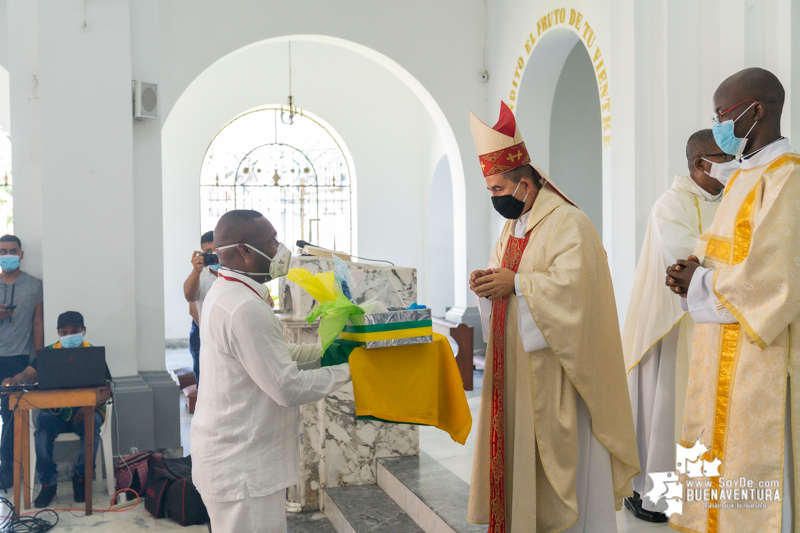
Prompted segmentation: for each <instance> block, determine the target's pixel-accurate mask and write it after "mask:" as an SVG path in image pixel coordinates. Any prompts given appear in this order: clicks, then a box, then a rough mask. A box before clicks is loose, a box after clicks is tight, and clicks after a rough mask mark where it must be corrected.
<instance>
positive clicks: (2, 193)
mask: <svg viewBox="0 0 800 533" xmlns="http://www.w3.org/2000/svg"><path fill="white" fill-rule="evenodd" d="M6 233H11V234H13V233H14V199H13V197H12V196H11V138H10V137H9V136H8V133H6V132H5V131H3V129H2V128H0V235H5V234H6Z"/></svg>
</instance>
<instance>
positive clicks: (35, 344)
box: [0, 235, 44, 488]
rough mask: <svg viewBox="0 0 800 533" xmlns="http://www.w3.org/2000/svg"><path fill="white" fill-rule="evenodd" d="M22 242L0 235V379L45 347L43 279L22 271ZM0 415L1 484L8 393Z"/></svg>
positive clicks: (10, 431)
mask: <svg viewBox="0 0 800 533" xmlns="http://www.w3.org/2000/svg"><path fill="white" fill-rule="evenodd" d="M22 257H23V252H22V243H21V242H20V240H19V239H18V238H17V237H15V236H14V235H3V236H2V237H0V269H2V270H1V271H0V298H2V302H1V303H0V381H2V380H4V379H5V378H10V377H13V376H15V375H17V374H19V373H20V372H22V371H23V370H24V369H25V367H27V366H28V363H29V362H30V360H31V356H33V355H34V354H35V350H40V349H42V348H44V324H43V322H44V321H43V316H44V311H43V306H42V300H43V294H42V280H40V279H38V278H34V277H33V276H31V275H30V274H27V273H25V272H23V271H22V270H21V269H20V267H19V264H20V260H21V259H22ZM0 415H1V416H2V419H3V433H2V438H1V439H0V487H4V488H8V487H11V486H12V484H13V467H14V418H13V417H12V416H11V415H12V413H11V411H10V409H9V405H8V395H7V394H4V395H3V396H2V402H0Z"/></svg>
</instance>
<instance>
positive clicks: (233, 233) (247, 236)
mask: <svg viewBox="0 0 800 533" xmlns="http://www.w3.org/2000/svg"><path fill="white" fill-rule="evenodd" d="M259 218H264V215H262V214H261V213H259V212H258V211H254V210H252V209H234V210H233V211H228V212H227V213H225V214H224V215H222V217H221V218H220V219H219V222H217V227H215V228H214V246H215V247H216V248H219V247H221V246H227V245H229V244H239V243H244V242H250V241H253V240H255V238H256V237H258V235H259V233H261V232H263V231H264V230H263V227H262V226H261V225H259V224H258V223H257V222H256V221H257V220H258V219H259Z"/></svg>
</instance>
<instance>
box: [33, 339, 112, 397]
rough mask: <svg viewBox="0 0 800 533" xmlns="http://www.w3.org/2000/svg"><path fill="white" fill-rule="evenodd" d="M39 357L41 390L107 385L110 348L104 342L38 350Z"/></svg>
mask: <svg viewBox="0 0 800 533" xmlns="http://www.w3.org/2000/svg"><path fill="white" fill-rule="evenodd" d="M36 361H37V363H36V365H37V369H36V370H37V373H38V374H39V390H52V389H87V388H91V387H105V385H106V349H105V347H103V346H91V347H87V348H58V349H52V348H49V349H48V348H46V349H44V350H36Z"/></svg>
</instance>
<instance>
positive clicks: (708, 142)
mask: <svg viewBox="0 0 800 533" xmlns="http://www.w3.org/2000/svg"><path fill="white" fill-rule="evenodd" d="M721 152H722V150H720V148H719V146H717V143H716V141H715V140H714V134H713V133H712V131H711V130H710V129H705V130H700V131H696V132H694V133H692V135H691V136H690V137H689V140H688V141H686V161H687V162H688V163H689V168H690V169H691V168H692V163H693V162H694V160H695V159H697V158H698V157H703V156H706V155H709V154H718V153H721Z"/></svg>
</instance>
